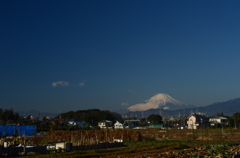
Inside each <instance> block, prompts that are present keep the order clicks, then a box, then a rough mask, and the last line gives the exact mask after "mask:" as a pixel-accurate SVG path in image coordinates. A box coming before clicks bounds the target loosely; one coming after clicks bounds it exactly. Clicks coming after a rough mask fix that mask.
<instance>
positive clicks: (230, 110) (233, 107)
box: [126, 98, 240, 118]
mask: <svg viewBox="0 0 240 158" xmlns="http://www.w3.org/2000/svg"><path fill="white" fill-rule="evenodd" d="M239 111H240V98H237V99H231V100H228V101H225V102H217V103H213V104H211V105H208V106H203V107H192V108H182V109H176V110H169V109H163V108H162V109H149V110H146V111H129V112H128V113H126V115H128V116H129V117H131V116H137V117H138V118H142V117H147V116H149V115H151V114H160V115H161V116H163V117H170V116H173V117H183V116H189V115H190V114H191V113H193V112H200V113H205V114H206V116H214V115H216V114H217V113H218V114H219V113H223V114H224V115H226V116H232V115H233V114H234V113H236V112H239Z"/></svg>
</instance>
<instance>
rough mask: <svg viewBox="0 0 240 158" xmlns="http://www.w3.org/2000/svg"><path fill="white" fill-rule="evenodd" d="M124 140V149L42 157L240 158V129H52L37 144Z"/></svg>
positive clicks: (36, 141) (80, 143)
mask: <svg viewBox="0 0 240 158" xmlns="http://www.w3.org/2000/svg"><path fill="white" fill-rule="evenodd" d="M113 139H123V140H124V147H122V148H114V149H98V150H88V151H73V152H65V153H54V154H48V155H44V156H38V157H106V158H116V157H118V158H120V157H166V158H167V157H234V156H235V157H240V145H239V144H240V141H239V140H240V130H238V129H199V130H177V129H174V130H173V129H171V130H160V129H156V128H155V129H141V130H140V129H138V130H135V129H117V130H90V131H86V130H84V131H83V130H79V131H60V130H51V131H49V132H48V134H47V135H46V136H45V137H43V138H42V139H38V138H35V140H34V138H33V139H32V141H34V143H35V144H38V145H41V144H43V143H44V144H47V143H48V142H56V141H67V142H72V143H73V145H82V144H96V143H100V142H111V141H113Z"/></svg>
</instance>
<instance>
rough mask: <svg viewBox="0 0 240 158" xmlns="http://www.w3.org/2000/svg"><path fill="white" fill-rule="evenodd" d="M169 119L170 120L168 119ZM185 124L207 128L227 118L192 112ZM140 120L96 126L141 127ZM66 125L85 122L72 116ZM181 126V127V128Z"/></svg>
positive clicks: (158, 125) (225, 123)
mask: <svg viewBox="0 0 240 158" xmlns="http://www.w3.org/2000/svg"><path fill="white" fill-rule="evenodd" d="M169 121H171V120H170V119H169ZM186 123H187V126H185V127H182V128H188V129H201V128H207V127H209V126H210V127H211V126H212V127H213V126H216V125H219V124H220V125H227V124H228V119H227V118H226V117H223V116H213V117H206V116H205V115H204V114H201V113H193V114H191V115H190V116H189V117H187V122H186ZM139 124H140V120H138V119H136V120H124V121H123V122H119V121H116V122H115V123H114V122H113V121H109V120H103V121H100V122H98V127H99V128H100V129H113V128H114V129H123V128H141V127H139ZM67 125H68V126H78V127H84V126H85V122H84V121H83V120H81V119H78V118H73V119H70V120H68V121H67ZM148 127H149V128H163V127H164V125H163V124H157V125H156V124H150V125H149V126H148ZM182 128H181V129H182Z"/></svg>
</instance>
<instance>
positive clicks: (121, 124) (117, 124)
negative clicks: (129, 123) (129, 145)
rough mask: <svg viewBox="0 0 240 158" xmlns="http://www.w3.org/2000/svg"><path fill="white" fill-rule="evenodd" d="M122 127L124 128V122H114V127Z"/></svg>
mask: <svg viewBox="0 0 240 158" xmlns="http://www.w3.org/2000/svg"><path fill="white" fill-rule="evenodd" d="M122 128H124V126H123V123H121V122H118V121H117V122H116V123H114V129H122Z"/></svg>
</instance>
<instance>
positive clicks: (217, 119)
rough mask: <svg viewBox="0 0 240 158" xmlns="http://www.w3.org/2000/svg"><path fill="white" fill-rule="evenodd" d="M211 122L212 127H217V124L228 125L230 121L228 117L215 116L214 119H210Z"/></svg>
mask: <svg viewBox="0 0 240 158" xmlns="http://www.w3.org/2000/svg"><path fill="white" fill-rule="evenodd" d="M209 122H210V125H211V126H215V125H217V124H222V125H224V124H227V123H228V119H227V118H226V117H222V116H214V117H210V118H209Z"/></svg>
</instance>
